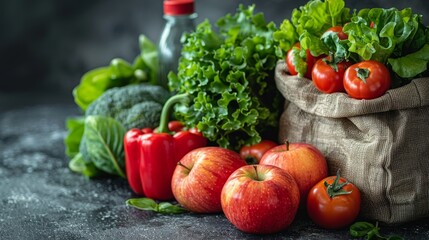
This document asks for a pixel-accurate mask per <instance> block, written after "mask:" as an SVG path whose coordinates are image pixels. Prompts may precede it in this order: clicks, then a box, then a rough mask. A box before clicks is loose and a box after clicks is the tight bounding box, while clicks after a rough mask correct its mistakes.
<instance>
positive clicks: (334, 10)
mask: <svg viewBox="0 0 429 240" xmlns="http://www.w3.org/2000/svg"><path fill="white" fill-rule="evenodd" d="M351 17H352V15H351V13H350V9H349V8H347V7H345V2H344V1H343V0H325V1H323V0H311V1H309V2H308V3H307V4H305V5H303V6H301V7H299V8H296V9H294V10H293V11H292V17H291V21H289V20H284V21H283V23H282V24H281V25H280V28H279V29H278V30H277V31H276V32H274V36H273V37H274V40H275V41H277V42H278V43H279V44H278V48H277V50H276V55H277V57H279V58H284V56H285V55H286V53H287V51H289V50H290V49H291V48H292V46H293V45H294V44H295V43H296V42H298V41H299V42H300V45H301V49H300V50H298V49H294V52H293V55H294V56H295V57H294V59H295V61H297V63H296V64H295V69H296V70H297V72H298V74H299V75H300V76H304V74H305V73H306V72H307V65H306V63H305V56H306V53H305V50H306V49H309V50H310V52H311V54H312V55H313V56H319V55H322V54H325V55H329V51H330V48H328V47H326V46H325V43H324V42H323V41H322V39H321V37H322V36H323V34H324V33H325V32H326V30H328V29H329V28H330V27H333V26H342V25H344V24H345V23H347V22H349V21H350V19H351ZM338 42H339V40H338V41H337V43H334V45H337V46H339V44H338ZM344 54H346V53H344Z"/></svg>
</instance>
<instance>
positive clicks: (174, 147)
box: [124, 94, 207, 200]
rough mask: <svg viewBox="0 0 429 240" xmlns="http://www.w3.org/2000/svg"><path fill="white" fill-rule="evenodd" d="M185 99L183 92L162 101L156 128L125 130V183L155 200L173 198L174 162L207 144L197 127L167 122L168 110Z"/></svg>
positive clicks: (136, 191)
mask: <svg viewBox="0 0 429 240" xmlns="http://www.w3.org/2000/svg"><path fill="white" fill-rule="evenodd" d="M187 98H188V96H187V95H186V94H181V95H176V96H173V97H171V98H170V99H169V100H168V101H167V102H166V103H165V105H164V107H163V110H162V113H161V122H160V126H159V128H158V129H155V131H152V130H151V129H142V130H140V129H130V130H129V131H128V132H127V133H126V135H125V137H124V150H125V167H126V173H127V179H128V183H129V185H130V187H131V189H132V190H133V191H134V192H135V193H136V194H138V195H145V196H146V197H148V198H153V199H157V200H170V199H173V198H174V196H173V193H172V191H171V178H172V177H173V172H174V169H175V168H176V165H177V163H178V162H179V161H180V159H181V158H182V157H183V156H184V155H185V154H186V153H188V152H190V151H191V150H193V149H196V148H199V147H204V146H206V144H207V139H206V138H205V137H204V136H203V135H202V134H201V133H200V132H198V130H196V129H189V130H184V129H183V125H182V124H181V123H180V122H177V121H171V122H170V123H169V124H167V123H168V116H169V114H168V113H169V109H170V108H171V107H172V106H173V105H174V104H175V103H176V102H178V101H182V100H184V99H187ZM168 125H169V126H168ZM167 126H168V127H167ZM171 131H173V132H171Z"/></svg>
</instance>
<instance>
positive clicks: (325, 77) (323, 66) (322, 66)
mask: <svg viewBox="0 0 429 240" xmlns="http://www.w3.org/2000/svg"><path fill="white" fill-rule="evenodd" d="M327 61H329V57H327V58H322V59H319V60H317V62H316V64H314V67H313V71H312V72H311V78H312V80H313V83H314V85H315V86H316V88H317V89H319V90H320V91H321V92H324V93H333V92H344V85H343V76H344V72H345V71H346V69H347V68H348V66H350V63H348V62H346V61H343V62H340V63H338V64H336V67H337V70H335V69H333V68H332V66H330V65H329V64H328V63H327Z"/></svg>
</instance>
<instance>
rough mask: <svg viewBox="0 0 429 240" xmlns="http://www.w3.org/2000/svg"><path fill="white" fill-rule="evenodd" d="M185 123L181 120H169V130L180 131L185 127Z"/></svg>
mask: <svg viewBox="0 0 429 240" xmlns="http://www.w3.org/2000/svg"><path fill="white" fill-rule="evenodd" d="M183 127H184V125H183V123H182V122H180V121H176V120H173V121H170V122H168V130H170V131H172V132H179V131H181V130H182V129H183Z"/></svg>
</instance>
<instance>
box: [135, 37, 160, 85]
mask: <svg viewBox="0 0 429 240" xmlns="http://www.w3.org/2000/svg"><path fill="white" fill-rule="evenodd" d="M139 46H140V57H141V59H142V60H143V62H144V64H145V65H146V66H147V67H148V70H147V72H148V75H149V76H150V77H149V82H150V83H151V84H157V82H158V69H159V65H158V49H157V47H156V45H155V44H154V43H153V42H152V41H151V40H150V39H149V38H147V37H146V36H145V35H143V34H141V35H140V36H139Z"/></svg>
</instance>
